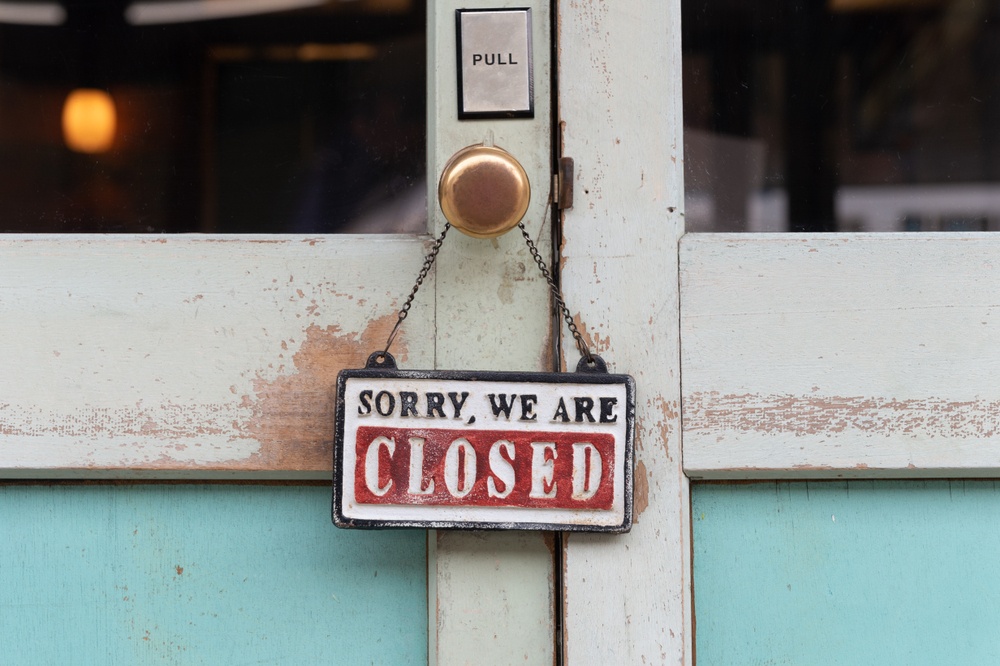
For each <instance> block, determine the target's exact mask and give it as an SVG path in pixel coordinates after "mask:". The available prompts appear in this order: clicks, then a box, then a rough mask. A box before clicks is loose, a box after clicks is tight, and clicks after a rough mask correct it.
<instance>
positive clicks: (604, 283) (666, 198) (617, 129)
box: [558, 0, 692, 664]
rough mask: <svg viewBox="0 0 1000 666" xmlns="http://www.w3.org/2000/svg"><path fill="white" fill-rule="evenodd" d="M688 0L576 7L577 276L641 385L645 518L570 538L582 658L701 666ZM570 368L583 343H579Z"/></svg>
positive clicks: (573, 223) (563, 41) (565, 47)
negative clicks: (685, 311) (689, 288)
mask: <svg viewBox="0 0 1000 666" xmlns="http://www.w3.org/2000/svg"><path fill="white" fill-rule="evenodd" d="M680 40H681V32H680V3H679V0H669V1H668V2H665V3H664V2H662V1H659V0H633V1H630V2H615V3H609V2H597V1H583V2H561V3H560V4H559V33H558V44H559V48H558V51H559V81H560V86H559V118H560V122H561V126H562V130H563V145H562V151H563V154H564V155H566V156H569V157H572V158H573V159H574V160H575V161H576V179H575V201H574V206H573V208H572V209H571V210H568V211H566V213H565V217H564V220H563V238H564V243H563V247H562V281H563V285H564V291H565V296H566V300H567V302H568V303H569V304H570V308H571V310H573V312H574V313H575V315H576V317H577V321H578V324H579V326H580V328H581V330H582V331H584V333H585V335H586V337H587V339H588V341H589V343H590V344H591V346H592V348H594V349H595V350H596V351H597V352H598V353H599V354H601V355H602V356H603V357H604V359H605V360H606V361H607V363H608V365H609V367H610V368H612V369H613V371H614V372H623V373H629V374H632V375H633V376H634V377H635V380H636V384H637V414H636V424H637V425H636V430H637V432H636V465H635V510H634V514H635V525H634V527H633V528H632V531H631V532H630V533H629V534H626V535H620V536H606V535H578V534H573V535H570V536H569V537H568V538H567V539H566V545H565V549H564V555H563V556H564V564H563V579H564V586H563V590H562V594H563V598H562V600H561V602H562V606H563V615H564V627H565V628H564V640H563V646H564V657H565V663H567V664H587V663H623V664H625V663H628V664H640V663H690V662H691V660H692V650H691V640H692V634H691V626H692V624H691V623H692V608H691V585H690V578H691V574H690V527H689V524H690V516H689V513H690V508H689V494H688V482H687V478H686V477H685V476H684V473H683V471H682V469H681V449H680V356H679V344H680V341H679V331H678V284H677V279H676V276H677V274H678V267H677V246H678V241H679V239H680V237H681V234H682V233H683V230H684V221H683V219H684V218H683V216H684V212H683V211H684V184H683V164H684V162H683V136H682V127H683V123H682V120H681V41H680ZM563 347H564V349H566V350H567V357H568V358H567V359H566V362H567V363H573V362H575V359H573V358H571V357H572V355H573V354H572V352H571V351H570V350H573V344H572V340H571V339H570V340H564V345H563Z"/></svg>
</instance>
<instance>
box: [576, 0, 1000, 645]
mask: <svg viewBox="0 0 1000 666" xmlns="http://www.w3.org/2000/svg"><path fill="white" fill-rule="evenodd" d="M558 32H559V54H560V55H559V76H560V81H561V83H562V85H561V86H560V88H559V118H560V120H561V122H562V124H563V130H564V131H563V139H564V142H563V147H562V148H563V152H564V154H565V155H568V156H571V157H573V158H575V160H576V165H577V175H576V182H575V185H576V188H575V189H576V195H577V198H576V202H575V206H574V208H573V209H572V210H570V211H567V212H566V214H565V219H564V227H563V228H564V238H565V242H564V244H563V247H562V262H563V273H562V279H563V284H564V291H565V295H566V298H567V301H568V302H569V303H570V304H571V306H570V307H571V308H573V309H574V311H575V312H578V313H579V321H580V324H581V328H582V329H583V330H584V331H585V332H586V333H587V336H588V339H589V340H590V342H591V344H592V345H593V346H594V347H595V348H596V349H597V351H598V352H599V353H601V354H602V355H604V356H605V358H606V360H607V361H608V362H609V365H610V366H611V367H613V368H614V369H615V371H617V372H630V373H632V374H633V375H635V376H636V380H637V384H638V393H639V400H638V415H637V416H638V418H637V423H638V428H637V429H638V432H637V446H636V452H637V453H636V455H637V462H636V509H635V514H636V525H635V527H634V528H633V530H632V532H631V533H630V534H628V535H625V536H621V537H600V536H580V535H572V536H571V537H570V538H569V539H568V540H567V544H566V547H565V552H564V565H563V566H564V568H563V577H564V586H563V589H562V594H563V598H562V604H563V615H564V627H565V629H564V632H565V635H564V655H565V661H566V663H569V664H582V663H683V664H691V663H694V650H693V638H694V637H693V625H694V616H693V613H694V610H693V598H692V573H691V527H690V526H691V523H690V491H689V478H692V479H722V480H726V479H733V480H767V479H786V480H804V479H844V478H868V479H873V478H883V479H885V478H971V477H996V476H998V475H1000V462H998V461H1000V437H998V436H997V434H996V433H997V432H1000V417H998V416H997V415H998V414H1000V389H998V388H997V387H996V382H995V381H994V378H995V376H996V368H997V367H998V366H1000V346H998V345H996V340H997V339H1000V317H997V316H996V314H997V313H998V312H1000V261H997V260H996V257H998V256H1000V238H998V237H997V236H996V235H995V234H976V233H963V234H940V233H938V234H753V235H748V234H698V235H690V236H682V235H683V210H684V195H683V156H682V141H683V138H682V127H683V123H682V118H681V94H682V93H681V41H680V4H679V0H670V1H669V2H667V3H661V2H656V1H655V0H635V1H632V2H627V3H615V4H614V5H611V3H603V2H597V1H596V0H594V1H587V0H584V1H582V2H563V3H561V4H560V11H559V31H558ZM564 347H565V348H567V349H571V348H572V346H571V344H567V345H564ZM682 420H683V430H682V423H681V422H682ZM682 435H683V440H684V441H683V467H682V460H681V455H682V454H681V442H680V440H681V436H682Z"/></svg>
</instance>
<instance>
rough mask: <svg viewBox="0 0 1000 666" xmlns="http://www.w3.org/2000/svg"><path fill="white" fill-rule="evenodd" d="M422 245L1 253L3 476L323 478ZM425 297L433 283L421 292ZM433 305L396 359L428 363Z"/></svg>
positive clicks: (17, 243)
mask: <svg viewBox="0 0 1000 666" xmlns="http://www.w3.org/2000/svg"><path fill="white" fill-rule="evenodd" d="M425 251H426V246H425V243H424V241H423V240H421V239H419V238H416V237H400V236H395V237H393V236H380V237H351V236H346V237H345V236H339V237H337V236H335V237H331V236H327V237H323V238H304V237H273V236H270V237H250V238H247V237H205V236H170V237H166V236H159V237H153V236H35V237H30V236H29V237H24V236H4V237H3V238H0V340H2V341H3V344H4V348H5V350H6V352H5V353H4V354H2V355H0V377H2V378H3V379H2V380H0V476H3V477H8V478H10V477H30V476H43V477H48V478H53V477H64V476H77V477H79V476H84V477H91V478H94V477H109V476H110V477H128V478H134V477H137V476H153V477H157V478H169V477H183V476H191V475H194V476H198V477H200V478H212V477H217V478H229V477H232V476H240V477H253V478H302V477H310V478H328V477H329V474H330V469H331V467H332V464H331V460H332V458H331V443H332V441H333V401H334V396H333V391H334V387H335V380H336V375H337V372H339V370H340V369H341V368H343V367H358V366H360V365H363V364H364V362H365V360H366V358H367V355H368V354H369V353H370V352H371V351H374V350H375V349H377V348H378V349H380V348H381V345H383V344H384V341H385V338H386V335H387V334H388V331H389V329H390V327H391V326H392V324H393V322H394V320H395V312H396V310H397V309H398V308H399V306H400V305H401V304H402V299H403V298H405V296H406V294H407V293H408V291H409V289H410V287H411V285H412V283H413V278H414V276H415V275H416V272H417V271H418V270H419V268H420V264H421V262H422V258H423V254H424V253H425ZM425 289H426V290H427V291H431V290H432V289H433V283H430V284H428V285H426V286H425ZM431 300H432V297H431V296H430V295H427V294H425V298H424V299H423V300H422V301H421V300H419V299H418V301H417V303H416V304H415V306H414V308H413V311H412V313H411V316H410V317H409V319H408V320H407V325H406V329H405V331H404V332H403V336H402V338H401V340H400V341H399V342H398V343H397V346H396V348H395V349H394V351H395V352H396V353H397V355H398V356H399V358H400V359H401V360H403V361H405V362H406V363H407V364H408V365H412V366H421V365H422V366H425V367H429V366H430V365H431V364H432V363H433V349H434V340H433V327H432V321H431V315H432V313H433V304H432V303H431V302H430V301H431Z"/></svg>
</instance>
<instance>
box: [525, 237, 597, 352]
mask: <svg viewBox="0 0 1000 666" xmlns="http://www.w3.org/2000/svg"><path fill="white" fill-rule="evenodd" d="M517 228H518V229H520V230H521V235H522V236H524V242H525V243H526V244H527V245H528V250H529V251H530V252H531V256H532V257H533V258H534V259H535V263H536V264H538V270H540V271H541V272H542V277H544V278H545V281H546V282H548V283H549V291H551V292H552V298H553V299H555V303H556V308H558V310H559V312H560V313H562V316H563V318H564V319H565V320H566V325H567V326H568V327H569V332H570V333H572V334H573V339H574V340H576V348H577V349H579V350H580V355H581V356H583V357H584V358H585V359H587V363H588V364H591V365H593V363H594V356H593V354H591V353H590V347H588V346H587V343H586V341H585V340H584V339H583V334H581V333H580V329H579V328H577V326H576V322H575V321H573V315H571V314H570V313H569V308H567V307H566V302H565V301H564V300H563V297H562V291H560V290H559V285H557V284H556V281H555V279H554V278H553V277H552V274H551V273H549V269H548V266H546V265H545V261H544V260H543V259H542V255H541V254H540V253H539V252H538V248H537V247H536V246H535V242H534V241H533V240H531V236H529V235H528V230H527V229H526V228H525V226H524V223H523V222H519V223H518V225H517Z"/></svg>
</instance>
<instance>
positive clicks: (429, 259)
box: [382, 222, 451, 354]
mask: <svg viewBox="0 0 1000 666" xmlns="http://www.w3.org/2000/svg"><path fill="white" fill-rule="evenodd" d="M449 229H451V223H450V222H445V225H444V229H443V230H442V231H441V235H440V236H438V237H437V240H436V241H434V245H433V246H432V247H431V251H430V252H428V253H427V256H426V257H424V265H423V267H422V268H421V269H420V274H419V275H417V281H416V282H415V283H414V284H413V290H412V291H410V295H409V297H407V299H406V303H404V304H403V308H402V309H401V310H400V311H399V318H397V319H396V325H395V326H393V327H392V332H390V333H389V338H388V339H387V340H386V341H385V349H383V350H382V353H383V354H388V353H389V347H391V346H392V343H393V341H394V340H395V339H396V334H397V333H398V332H399V327H400V326H401V325H402V324H403V320H404V319H406V317H407V316H408V315H409V314H410V306H411V305H413V299H414V298H415V297H416V295H417V291H418V290H419V289H420V286H421V285H422V284H423V283H424V279H425V278H426V277H427V274H428V273H429V272H430V270H431V266H433V265H434V260H435V259H437V255H438V252H439V251H440V250H441V244H442V243H444V237H445V236H447V235H448V230H449Z"/></svg>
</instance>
